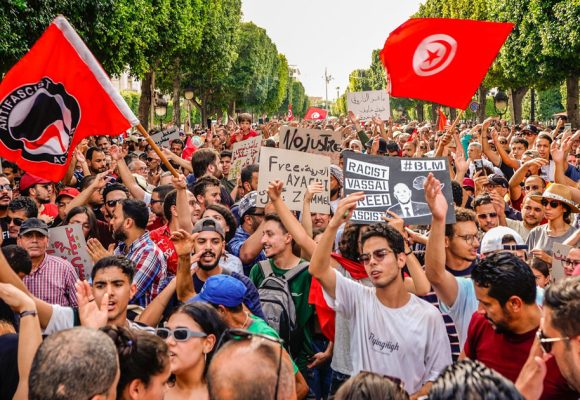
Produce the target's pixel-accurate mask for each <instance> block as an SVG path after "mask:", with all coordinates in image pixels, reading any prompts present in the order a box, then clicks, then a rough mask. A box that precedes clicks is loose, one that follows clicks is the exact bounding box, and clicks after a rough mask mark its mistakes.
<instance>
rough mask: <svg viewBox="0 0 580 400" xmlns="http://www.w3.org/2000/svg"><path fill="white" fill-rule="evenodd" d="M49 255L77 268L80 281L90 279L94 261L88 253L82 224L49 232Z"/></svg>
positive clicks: (59, 227) (57, 228) (47, 250)
mask: <svg viewBox="0 0 580 400" xmlns="http://www.w3.org/2000/svg"><path fill="white" fill-rule="evenodd" d="M48 238H49V239H48V248H47V249H46V253H47V254H51V255H53V256H57V257H61V258H64V259H65V260H67V261H69V262H70V263H71V264H72V265H73V267H75V268H76V270H77V273H78V274H79V278H80V279H88V278H89V277H90V276H91V271H92V269H93V259H92V258H91V256H89V253H88V252H87V242H86V241H85V236H84V234H83V227H82V225H81V224H70V225H65V226H58V227H56V228H50V229H49V230H48Z"/></svg>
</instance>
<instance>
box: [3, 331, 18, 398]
mask: <svg viewBox="0 0 580 400" xmlns="http://www.w3.org/2000/svg"><path fill="white" fill-rule="evenodd" d="M18 380H19V379H18V335H17V334H15V333H10V334H7V335H2V336H0V399H11V398H12V397H14V393H16V388H18Z"/></svg>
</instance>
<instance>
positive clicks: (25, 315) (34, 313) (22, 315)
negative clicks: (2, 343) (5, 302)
mask: <svg viewBox="0 0 580 400" xmlns="http://www.w3.org/2000/svg"><path fill="white" fill-rule="evenodd" d="M19 315H20V318H24V317H27V316H29V315H32V316H33V317H36V316H37V315H38V313H37V312H36V310H28V311H22V312H21V313H20V314H19Z"/></svg>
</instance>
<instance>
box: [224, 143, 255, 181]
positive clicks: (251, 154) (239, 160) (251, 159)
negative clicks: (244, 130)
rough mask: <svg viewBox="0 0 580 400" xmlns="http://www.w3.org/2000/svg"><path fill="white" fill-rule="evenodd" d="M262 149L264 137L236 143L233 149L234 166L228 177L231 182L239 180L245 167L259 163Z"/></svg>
mask: <svg viewBox="0 0 580 400" xmlns="http://www.w3.org/2000/svg"><path fill="white" fill-rule="evenodd" d="M260 147H262V135H258V136H254V137H252V138H249V139H246V140H243V141H241V142H236V143H234V147H233V148H232V166H231V167H230V172H229V175H228V179H229V180H232V179H238V177H239V176H240V174H241V173H242V169H243V168H244V167H246V166H248V165H252V164H256V163H257V162H258V160H259V158H260Z"/></svg>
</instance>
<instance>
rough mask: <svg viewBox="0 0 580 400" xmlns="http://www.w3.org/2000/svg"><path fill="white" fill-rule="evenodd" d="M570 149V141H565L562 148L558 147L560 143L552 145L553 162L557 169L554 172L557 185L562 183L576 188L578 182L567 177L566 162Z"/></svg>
mask: <svg viewBox="0 0 580 400" xmlns="http://www.w3.org/2000/svg"><path fill="white" fill-rule="evenodd" d="M569 149H570V139H569V138H568V139H565V140H564V141H563V142H562V146H561V147H560V146H558V143H556V141H554V142H553V143H552V147H551V149H550V155H551V156H552V160H554V164H555V165H556V168H555V170H554V181H556V183H561V184H563V185H567V186H570V187H573V188H575V187H576V182H574V181H573V180H572V179H570V178H568V177H567V176H566V168H567V167H568V163H567V162H566V156H567V154H568V150H569Z"/></svg>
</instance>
